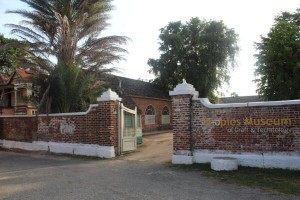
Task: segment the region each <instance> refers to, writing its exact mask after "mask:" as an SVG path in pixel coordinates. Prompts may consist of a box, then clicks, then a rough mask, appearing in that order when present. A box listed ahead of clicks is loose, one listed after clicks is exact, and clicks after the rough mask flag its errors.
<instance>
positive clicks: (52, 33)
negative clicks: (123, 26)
mask: <svg viewBox="0 0 300 200" xmlns="http://www.w3.org/2000/svg"><path fill="white" fill-rule="evenodd" d="M21 1H22V2H24V3H26V4H27V5H28V6H29V7H30V8H31V9H32V10H30V11H27V10H14V11H7V13H13V14H19V15H21V16H22V17H23V18H24V20H22V21H21V22H20V23H19V24H7V26H9V27H10V28H11V33H13V34H15V35H17V36H19V37H20V38H21V39H22V41H21V42H18V43H17V44H16V45H18V46H19V47H20V46H25V47H26V48H23V50H24V51H26V53H27V57H26V58H27V63H28V64H30V65H31V66H37V67H38V68H39V69H42V70H44V71H47V73H48V74H49V75H50V78H49V79H47V80H48V86H47V88H46V89H45V90H44V91H45V92H44V95H43V98H42V103H41V104H43V102H46V101H47V100H48V101H49V100H50V104H51V102H53V99H54V98H59V96H60V95H58V94H57V92H58V91H59V88H51V87H54V86H55V87H59V85H67V82H66V81H67V77H68V78H70V77H69V76H71V75H73V76H74V77H73V79H72V81H82V80H83V78H82V77H81V78H80V76H84V75H85V74H86V73H87V72H110V71H112V70H114V68H105V65H107V64H110V63H113V62H118V61H120V60H122V59H123V55H124V53H126V50H125V49H123V48H121V47H120V46H121V45H124V44H126V42H127V40H128V38H127V37H124V36H107V37H100V34H101V33H102V32H103V31H104V30H105V29H106V28H107V27H108V26H109V23H107V20H108V18H109V16H108V12H109V11H111V10H112V6H111V1H112V0H21ZM53 57H54V58H56V59H54V60H56V62H57V63H53V62H52V61H51V60H53V59H52V58H53ZM76 68H79V69H84V72H82V71H80V70H78V69H76ZM80 74H81V75H80ZM69 81H70V80H69V79H68V82H69ZM72 81H71V82H72ZM58 82H60V84H58ZM92 84H94V83H92ZM74 85H78V86H81V87H82V85H81V84H77V83H74ZM88 85H89V84H87V87H88ZM64 87H65V88H64V89H63V90H62V92H65V93H66V92H67V93H70V94H71V93H72V92H70V88H66V86H64ZM70 87H71V86H70ZM72 88H74V87H73V86H72ZM74 90H75V91H76V90H79V89H78V88H74ZM81 90H82V91H83V88H81V89H80V91H81ZM51 91H52V92H51ZM83 93H84V91H83ZM54 94H55V96H54ZM70 96H72V95H70ZM68 101H70V99H69V100H68ZM80 101H82V99H81V100H80ZM64 103H65V102H64ZM76 104H78V102H77V103H76ZM48 105H49V102H48ZM52 106H53V105H52ZM67 107H69V108H67V109H55V111H58V112H65V111H74V110H76V109H71V107H73V108H74V106H67ZM75 107H76V106H75Z"/></svg>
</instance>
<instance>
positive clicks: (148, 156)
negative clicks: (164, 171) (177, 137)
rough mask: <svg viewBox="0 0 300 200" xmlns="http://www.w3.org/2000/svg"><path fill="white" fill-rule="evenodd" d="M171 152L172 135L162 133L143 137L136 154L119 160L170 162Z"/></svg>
mask: <svg viewBox="0 0 300 200" xmlns="http://www.w3.org/2000/svg"><path fill="white" fill-rule="evenodd" d="M172 152H173V134H172V133H171V132H170V133H163V134H155V135H146V136H143V144H141V145H139V146H138V149H137V151H136V152H134V153H131V154H128V155H124V156H122V157H121V159H124V160H132V161H133V160H135V161H150V162H153V163H166V162H170V161H171V158H172Z"/></svg>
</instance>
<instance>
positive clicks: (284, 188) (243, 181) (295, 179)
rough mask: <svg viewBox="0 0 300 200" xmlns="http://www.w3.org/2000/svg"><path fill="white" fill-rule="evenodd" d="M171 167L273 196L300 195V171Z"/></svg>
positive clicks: (200, 166) (197, 165)
mask: <svg viewBox="0 0 300 200" xmlns="http://www.w3.org/2000/svg"><path fill="white" fill-rule="evenodd" d="M169 167H170V168H172V169H176V170H183V171H199V172H201V174H203V175H205V176H208V177H214V178H217V179H219V180H221V181H223V182H228V183H233V184H238V185H244V186H250V187H255V188H259V189H262V190H263V191H265V192H269V193H271V194H290V195H300V171H299V170H298V171H290V170H283V169H261V168H252V167H239V169H238V170H237V171H230V172H226V171H222V172H217V171H213V170H211V168H210V164H193V165H172V164H169Z"/></svg>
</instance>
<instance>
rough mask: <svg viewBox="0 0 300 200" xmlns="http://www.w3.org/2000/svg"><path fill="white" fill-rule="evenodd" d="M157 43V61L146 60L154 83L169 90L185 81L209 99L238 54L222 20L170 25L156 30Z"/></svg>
mask: <svg viewBox="0 0 300 200" xmlns="http://www.w3.org/2000/svg"><path fill="white" fill-rule="evenodd" d="M159 40H160V42H159V44H160V47H159V50H160V51H161V55H160V58H159V59H149V61H148V64H149V65H150V66H151V70H150V72H152V73H153V74H154V75H155V76H156V78H155V80H154V83H157V84H158V85H160V86H161V87H163V88H164V89H172V88H174V87H175V86H176V85H177V84H178V83H180V82H181V81H182V79H186V80H187V82H189V83H191V84H193V85H194V86H195V88H196V90H198V91H199V95H200V96H201V97H208V96H210V97H212V96H213V93H214V92H215V90H216V89H217V88H218V87H219V86H221V84H222V83H223V82H228V80H229V78H230V77H229V66H230V65H231V66H234V58H235V55H236V53H237V52H238V47H237V34H236V33H235V31H234V30H233V29H229V28H228V27H227V26H226V25H224V23H223V22H222V21H206V20H200V19H199V18H192V19H191V20H190V21H188V22H186V23H182V22H180V21H178V22H170V23H169V24H168V25H167V26H166V27H164V28H162V29H160V35H159Z"/></svg>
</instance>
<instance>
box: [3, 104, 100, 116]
mask: <svg viewBox="0 0 300 200" xmlns="http://www.w3.org/2000/svg"><path fill="white" fill-rule="evenodd" d="M96 107H98V104H91V105H90V106H89V108H88V110H87V111H85V112H72V113H54V114H48V115H47V114H40V115H38V116H40V117H46V116H52V117H59V116H78V115H87V114H88V113H89V112H90V111H91V110H92V108H96ZM6 117H29V118H30V117H36V116H35V115H0V118H6Z"/></svg>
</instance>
